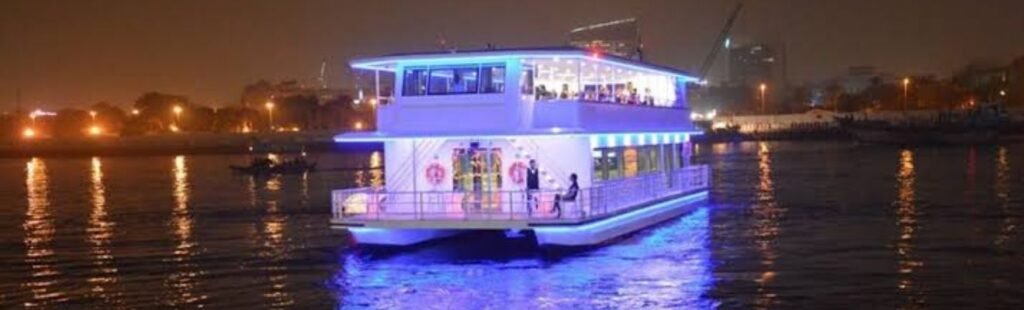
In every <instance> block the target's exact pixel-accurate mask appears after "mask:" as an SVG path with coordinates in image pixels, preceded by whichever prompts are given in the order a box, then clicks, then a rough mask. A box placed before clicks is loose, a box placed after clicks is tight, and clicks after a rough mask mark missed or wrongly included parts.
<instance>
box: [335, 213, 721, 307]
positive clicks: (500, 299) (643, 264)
mask: <svg viewBox="0 0 1024 310" xmlns="http://www.w3.org/2000/svg"><path fill="white" fill-rule="evenodd" d="M709 212H710V211H709V210H708V208H700V209H698V210H697V211H695V212H693V213H692V214H689V215H686V216H684V217H682V218H680V219H676V220H672V221H670V222H668V223H666V224H664V225H661V226H660V227H659V228H658V229H655V230H650V231H647V232H644V233H642V234H640V236H636V237H635V238H630V239H628V240H625V241H623V242H622V243H619V244H614V245H611V246H608V247H605V248H599V249H596V250H593V251H589V252H582V253H578V254H576V255H570V256H565V257H555V258H551V259H544V258H541V257H532V256H530V254H524V253H529V252H528V251H522V252H519V251H515V252H513V254H509V253H505V252H504V251H502V250H499V249H494V250H493V251H491V252H490V253H494V254H485V253H483V252H481V251H480V249H473V247H486V246H488V244H487V242H488V241H489V240H485V241H480V240H467V241H466V242H467V244H463V245H439V246H437V247H430V248H424V249H420V250H416V251H412V252H409V253H401V254H397V255H394V256H389V255H383V256H384V257H375V256H374V255H373V254H367V253H353V254H343V255H342V256H341V260H342V264H341V265H342V266H343V267H342V268H341V269H340V270H339V272H338V273H337V274H336V275H335V276H334V279H333V280H332V283H333V284H334V285H335V291H336V296H337V298H338V299H339V303H340V304H346V305H353V306H360V305H363V306H369V305H372V306H373V307H374V308H384V309H410V308H417V309H481V308H502V309H538V308H543V309H574V308H575V309H579V308H584V309H586V308H621V309H650V308H676V309H678V308H709V307H712V306H714V305H715V302H714V301H711V300H709V299H707V298H706V296H705V295H706V294H707V291H708V289H710V288H711V285H712V284H713V275H712V268H713V266H712V262H711V252H710V250H709V248H708V246H709V243H710V231H709ZM505 255H508V256H505Z"/></svg>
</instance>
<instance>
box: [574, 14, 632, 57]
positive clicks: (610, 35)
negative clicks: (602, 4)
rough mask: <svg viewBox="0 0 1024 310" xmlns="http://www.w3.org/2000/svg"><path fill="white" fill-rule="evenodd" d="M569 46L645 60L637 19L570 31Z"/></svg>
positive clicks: (588, 26)
mask: <svg viewBox="0 0 1024 310" xmlns="http://www.w3.org/2000/svg"><path fill="white" fill-rule="evenodd" d="M569 45H571V46H574V47H577V48H581V49H586V50H591V51H595V50H596V51H600V52H602V53H607V54H611V55H615V56H619V57H623V58H629V59H643V50H642V48H643V46H642V43H641V42H640V30H639V27H638V25H637V19H636V18H626V19H620V20H614V21H610V22H604V23H599V24H593V25H587V26H582V27H577V28H575V29H573V30H571V31H569Z"/></svg>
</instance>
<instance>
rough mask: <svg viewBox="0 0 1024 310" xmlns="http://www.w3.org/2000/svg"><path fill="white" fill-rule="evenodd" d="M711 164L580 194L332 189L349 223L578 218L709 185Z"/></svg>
mask: <svg viewBox="0 0 1024 310" xmlns="http://www.w3.org/2000/svg"><path fill="white" fill-rule="evenodd" d="M709 178H710V172H709V170H708V166H706V165H701V166H690V167H685V168H682V169H677V170H675V171H672V172H670V173H665V172H656V173H649V174H645V175H640V176H636V177H630V178H624V179H618V180H612V181H603V182H600V183H596V184H595V185H594V186H593V187H589V188H583V189H580V191H579V192H578V194H577V196H576V197H575V199H567V198H565V197H563V196H564V195H565V194H566V193H565V191H564V190H563V191H555V190H539V191H529V192H528V191H525V190H516V191H491V192H486V191H485V192H456V191H422V192H388V191H386V190H384V189H382V188H368V187H364V188H353V189H341V190H335V191H333V192H332V193H331V195H332V197H331V204H332V212H333V216H334V218H335V219H336V220H342V221H347V222H366V221H423V220H454V221H480V220H531V221H551V222H562V221H565V222H573V221H580V220H585V219H588V218H593V217H601V216H604V215H607V214H613V213H617V212H620V211H624V210H628V209H631V208H633V207H636V206H639V205H642V204H644V203H648V202H651V201H656V200H659V199H663V198H667V197H671V196H675V195H679V194H683V193H688V192H692V191H696V190H700V189H705V188H707V187H708V186H709V183H708V182H709Z"/></svg>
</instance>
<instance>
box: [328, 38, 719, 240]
mask: <svg viewBox="0 0 1024 310" xmlns="http://www.w3.org/2000/svg"><path fill="white" fill-rule="evenodd" d="M349 65H350V66H351V68H352V69H353V70H358V71H362V72H368V74H371V75H372V76H373V77H374V78H373V81H374V91H373V94H372V95H371V96H372V97H371V98H370V99H368V100H360V102H368V103H367V104H373V103H377V104H376V105H375V109H376V113H377V130H376V131H372V132H348V133H342V134H339V135H337V136H335V137H334V140H335V141H336V142H337V143H369V142H375V143H382V144H383V148H384V165H383V166H384V173H383V174H384V178H383V179H384V182H383V185H380V186H367V187H361V188H342V189H335V190H333V191H332V192H331V208H332V217H331V220H330V223H331V226H332V227H333V228H337V229H342V230H346V231H348V232H349V233H350V234H351V236H352V237H353V238H354V240H355V241H356V243H357V244H360V245H372V246H409V245H415V244H420V243H423V242H428V241H431V240H436V239H441V238H446V237H450V236H453V235H457V234H463V233H472V232H480V231H500V232H504V233H505V236H508V238H524V237H525V238H532V239H534V240H535V242H536V244H537V245H539V246H542V247H586V246H598V245H602V244H605V243H608V242H612V241H614V240H616V239H618V238H622V237H624V236H627V235H629V234H631V233H634V232H636V231H639V230H642V229H644V228H647V227H650V226H652V225H655V224H657V223H660V222H663V221H666V220H669V219H672V218H675V217H677V216H680V215H683V214H686V213H689V212H691V211H693V210H695V209H696V208H698V207H699V206H701V205H702V204H705V203H706V201H707V200H708V189H709V178H710V174H711V173H710V171H709V169H708V166H706V165H695V164H691V163H690V156H691V155H690V154H691V137H692V136H694V135H699V134H701V131H700V130H698V129H696V127H694V125H693V124H692V123H691V121H690V114H691V112H690V108H689V106H688V104H687V101H686V83H690V82H696V81H697V79H696V78H694V77H693V76H692V75H690V74H688V73H686V72H683V71H680V70H676V69H672V68H669V67H664V66H659V65H654V64H650V63H645V62H640V61H636V60H632V59H626V58H620V57H617V56H613V55H605V54H602V53H599V52H593V51H589V50H583V49H576V48H562V47H556V48H523V49H488V50H476V51H454V52H434V53H411V54H396V55H389V56H381V57H371V58H362V59H355V60H352V61H351V62H350V63H349ZM388 80H391V81H392V82H391V84H388V85H381V83H382V81H388ZM388 90H396V91H393V92H391V91H388Z"/></svg>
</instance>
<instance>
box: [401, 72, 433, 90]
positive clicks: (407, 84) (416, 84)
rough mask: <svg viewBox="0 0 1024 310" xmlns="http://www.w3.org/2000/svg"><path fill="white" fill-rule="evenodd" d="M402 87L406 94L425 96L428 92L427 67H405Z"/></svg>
mask: <svg viewBox="0 0 1024 310" xmlns="http://www.w3.org/2000/svg"><path fill="white" fill-rule="evenodd" d="M403 83H404V85H403V87H402V95H404V96H423V95H426V94H427V69H426V68H407V69H405V80H404V82H403Z"/></svg>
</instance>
